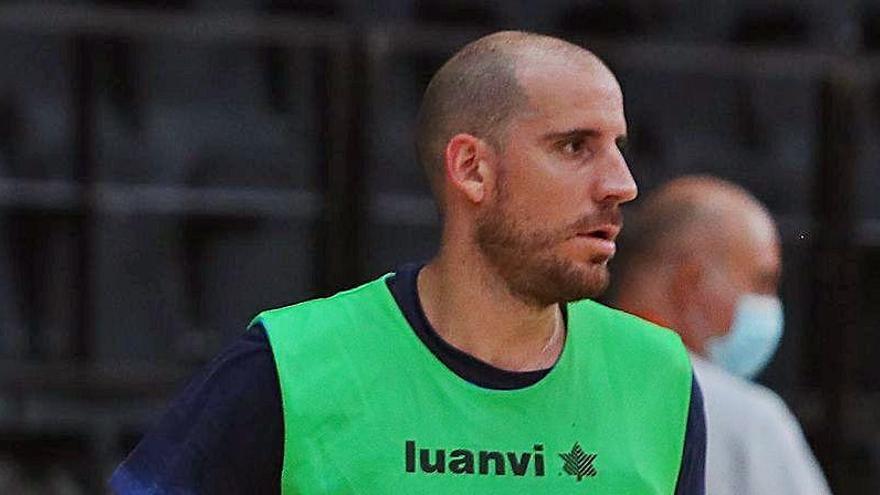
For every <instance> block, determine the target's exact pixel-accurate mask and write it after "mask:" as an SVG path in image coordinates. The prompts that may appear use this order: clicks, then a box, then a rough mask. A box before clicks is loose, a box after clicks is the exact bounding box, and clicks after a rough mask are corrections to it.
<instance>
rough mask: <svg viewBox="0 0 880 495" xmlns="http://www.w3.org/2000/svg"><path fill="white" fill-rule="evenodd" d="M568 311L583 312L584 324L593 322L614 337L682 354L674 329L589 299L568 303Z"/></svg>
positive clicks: (682, 348)
mask: <svg viewBox="0 0 880 495" xmlns="http://www.w3.org/2000/svg"><path fill="white" fill-rule="evenodd" d="M570 310H571V311H572V312H574V313H580V314H582V315H583V320H585V323H586V324H587V325H595V326H596V328H598V329H601V330H603V331H605V332H606V333H608V334H609V335H612V336H613V338H614V339H615V340H624V341H632V342H638V343H639V344H640V345H647V346H649V347H651V348H666V349H668V350H670V351H673V352H675V353H676V354H683V353H684V352H685V351H684V344H682V342H681V338H680V337H679V336H678V334H677V333H675V332H674V331H672V330H670V329H668V328H666V327H663V326H660V325H657V324H656V323H653V322H650V321H648V320H645V319H644V318H640V317H638V316H636V315H633V314H630V313H627V312H625V311H621V310H619V309H616V308H612V307H609V306H606V305H604V304H602V303H600V302H597V301H593V300H591V299H585V300H582V301H578V302H576V303H573V304H571V305H570Z"/></svg>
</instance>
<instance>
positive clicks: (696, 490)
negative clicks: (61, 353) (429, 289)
mask: <svg viewBox="0 0 880 495" xmlns="http://www.w3.org/2000/svg"><path fill="white" fill-rule="evenodd" d="M420 268H421V265H417V264H413V265H406V266H404V267H402V268H401V269H400V270H398V272H397V273H396V274H395V275H394V276H392V277H389V278H388V279H387V283H388V287H389V288H390V289H391V293H392V294H393V295H394V299H395V301H396V302H397V304H398V306H400V309H401V312H402V313H403V314H404V316H405V317H406V319H407V321H408V322H409V324H410V326H411V327H412V329H413V331H414V332H415V333H416V334H417V335H418V337H419V338H420V339H421V340H422V342H423V343H424V344H425V346H426V347H428V348H429V349H430V350H431V352H433V353H434V354H435V355H436V356H437V358H438V359H439V360H440V361H441V362H443V363H444V364H445V365H446V366H447V367H448V368H449V369H450V370H452V371H453V372H455V373H456V374H458V375H459V376H461V377H462V378H464V379H465V380H468V381H470V382H472V383H474V384H476V385H479V386H481V387H485V388H492V389H504V390H511V389H517V388H523V387H527V386H529V385H532V384H534V383H536V382H537V381H539V380H540V379H541V378H543V377H544V376H546V375H547V373H549V371H550V369H546V370H538V371H527V372H512V371H506V370H502V369H499V368H496V367H494V366H492V365H490V364H488V363H485V362H483V361H481V360H479V359H477V358H475V357H473V356H471V355H469V354H467V353H464V352H462V351H460V350H458V349H456V348H455V347H453V346H451V345H450V344H448V343H447V342H446V341H444V340H443V339H442V338H441V337H440V336H439V335H438V334H437V332H436V331H434V329H433V328H432V327H431V325H430V324H429V323H428V320H427V318H426V317H425V314H424V311H423V310H422V306H421V303H420V302H419V297H418V290H417V285H416V279H417V275H418V272H419V270H420ZM283 455H284V422H283V416H282V409H281V392H280V389H279V386H278V374H277V371H276V368H275V361H274V359H273V356H272V349H271V347H270V346H269V340H268V338H267V337H266V331H265V329H264V328H263V327H262V326H260V325H256V326H254V327H251V328H250V329H249V330H248V331H247V332H245V333H244V335H243V336H242V337H241V338H239V339H238V340H237V341H236V342H234V343H233V344H232V345H231V346H230V347H229V348H227V349H226V350H225V351H223V352H222V353H221V354H220V355H219V356H217V357H216V358H215V359H214V360H213V361H212V362H211V363H210V364H209V365H208V366H207V368H206V369H205V370H204V371H203V372H202V373H201V374H199V375H198V376H197V377H196V378H195V379H193V381H192V382H191V383H190V384H189V385H188V386H187V388H186V389H185V390H184V391H183V393H182V394H181V395H180V396H179V397H178V398H177V399H175V400H174V402H173V403H172V404H171V406H170V408H169V409H168V411H167V412H166V413H165V415H164V416H163V417H162V418H161V419H160V420H159V422H158V424H157V425H156V426H155V427H154V428H153V429H152V430H151V431H150V432H149V433H148V434H147V435H145V436H144V438H143V440H141V442H140V443H139V444H138V445H137V447H135V449H134V450H133V451H132V452H131V454H130V455H129V456H128V458H127V459H126V460H125V461H124V462H123V463H122V464H121V465H120V466H119V467H118V468H117V470H116V472H115V473H114V474H113V477H112V478H111V480H110V486H111V488H112V489H113V490H114V491H115V492H116V493H119V494H147V493H149V494H166V493H167V494H196V493H230V494H234V493H247V494H269V493H272V494H276V493H279V492H280V486H281V465H282V459H283ZM705 457H706V423H705V416H704V411H703V396H702V393H701V391H700V387H699V385H698V383H697V380H696V378H694V382H693V387H692V388H691V403H690V410H689V412H688V419H687V429H686V432H685V442H684V451H683V452H682V461H681V469H680V470H679V474H678V483H677V486H676V490H675V494H676V495H704V494H705Z"/></svg>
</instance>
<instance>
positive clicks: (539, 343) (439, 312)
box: [418, 252, 565, 371]
mask: <svg viewBox="0 0 880 495" xmlns="http://www.w3.org/2000/svg"><path fill="white" fill-rule="evenodd" d="M418 292H419V298H420V300H421V303H422V307H423V308H424V310H425V316H426V317H427V319H428V321H429V322H430V323H431V326H432V327H434V329H435V330H436V331H437V333H438V334H439V335H440V336H441V337H443V339H444V340H446V341H447V342H448V343H450V344H451V345H453V346H454V347H456V348H458V349H460V350H462V351H464V352H466V353H468V354H470V355H472V356H474V357H476V358H478V359H480V360H482V361H485V362H486V363H489V364H491V365H493V366H495V367H497V368H501V369H505V370H509V371H532V370H538V369H546V368H549V367H551V366H553V364H554V363H555V362H556V360H557V359H558V357H559V354H560V353H561V351H562V348H563V344H564V342H565V328H564V323H563V319H562V314H561V311H560V309H559V306H558V305H556V304H553V305H549V306H545V307H538V306H534V305H530V304H528V303H527V302H525V301H523V300H521V299H520V298H518V297H516V296H515V295H513V294H512V293H511V292H510V290H508V288H507V286H506V284H505V282H504V281H503V279H501V277H500V276H499V275H498V274H497V273H496V272H495V271H494V270H493V269H492V268H491V267H489V266H488V265H487V264H486V263H485V262H484V261H483V260H482V259H481V257H480V256H467V255H462V254H460V253H457V254H456V255H455V256H452V255H451V253H448V252H446V253H441V254H440V255H439V256H438V257H437V258H435V259H434V260H432V261H431V262H430V263H428V264H427V265H426V266H425V267H424V268H423V269H422V270H421V272H420V273H419V277H418Z"/></svg>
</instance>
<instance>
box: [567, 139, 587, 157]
mask: <svg viewBox="0 0 880 495" xmlns="http://www.w3.org/2000/svg"><path fill="white" fill-rule="evenodd" d="M583 149H584V142H583V141H581V140H577V141H566V142H565V143H563V144H562V152H563V153H565V154H566V155H577V154H579V153H580V152H581V151H582V150H583Z"/></svg>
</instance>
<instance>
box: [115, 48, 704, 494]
mask: <svg viewBox="0 0 880 495" xmlns="http://www.w3.org/2000/svg"><path fill="white" fill-rule="evenodd" d="M625 136H626V121H625V119H624V113H623V97H622V94H621V91H620V86H619V85H618V83H617V81H616V80H615V78H614V76H613V75H612V73H611V72H610V71H609V70H608V68H607V67H606V66H605V65H604V64H603V63H602V62H601V61H600V60H599V59H598V58H597V57H596V56H594V55H593V54H592V53H590V52H588V51H586V50H584V49H582V48H579V47H577V46H575V45H572V44H570V43H567V42H564V41H562V40H558V39H555V38H550V37H546V36H539V35H534V34H528V33H520V32H502V33H496V34H494V35H490V36H487V37H484V38H481V39H479V40H477V41H475V42H473V43H471V44H469V45H467V46H466V47H464V48H463V49H462V50H461V51H459V52H458V53H457V54H456V55H455V56H453V57H452V58H451V59H450V60H449V61H448V62H447V63H446V64H445V65H444V66H443V67H442V68H441V69H440V70H439V72H438V73H437V74H436V75H435V76H434V78H433V79H432V81H431V83H430V84H429V87H428V89H427V90H426V92H425V96H424V100H423V103H422V108H421V112H420V117H419V123H418V132H417V140H418V142H417V145H418V151H419V158H420V161H421V162H422V165H423V166H424V167H425V169H426V171H427V173H428V176H429V179H430V181H431V185H432V188H433V190H434V192H435V195H436V199H437V203H438V205H439V208H440V210H441V213H442V217H443V231H442V244H441V246H440V249H439V253H438V254H437V256H436V257H435V258H434V259H433V260H431V262H430V263H428V264H427V265H425V266H421V265H407V266H404V267H403V268H401V269H399V270H397V271H396V272H395V273H393V274H389V275H386V276H384V277H382V278H380V279H378V280H376V281H373V282H370V283H368V284H366V285H363V286H361V287H358V288H356V289H353V290H350V291H347V292H343V293H340V294H337V295H335V296H333V297H331V298H328V299H319V300H313V301H308V302H305V303H302V304H299V305H296V306H292V307H289V308H282V309H279V310H274V311H268V312H265V313H262V314H261V315H260V316H258V317H257V318H256V319H255V320H254V323H253V324H252V327H251V328H250V330H249V331H248V332H247V334H246V335H245V337H244V338H243V339H242V341H241V342H239V343H238V344H236V345H235V346H233V348H232V349H231V350H229V351H227V352H226V354H224V355H223V356H221V357H220V358H219V359H218V360H217V361H215V362H214V363H213V364H212V365H211V369H210V370H209V372H208V374H207V375H206V377H205V378H201V379H199V380H197V381H196V382H195V383H194V384H193V385H191V386H190V388H189V389H188V390H187V391H186V392H185V393H184V395H183V397H182V398H181V399H179V400H178V402H177V404H175V405H174V406H172V410H171V412H169V413H168V415H166V417H165V419H163V420H162V422H161V423H160V425H159V426H158V428H157V429H156V430H155V431H154V432H152V433H151V434H150V435H148V436H147V437H146V438H145V439H144V440H143V442H142V443H141V444H140V446H138V447H137V449H136V450H135V451H134V452H133V453H132V454H131V456H130V457H129V459H128V460H127V461H126V462H125V463H124V464H123V465H122V466H121V467H120V468H119V470H117V473H116V475H115V477H114V479H113V481H112V484H113V486H114V487H115V488H116V489H117V490H118V491H120V492H126V491H137V489H138V488H140V487H153V486H156V487H158V488H159V491H160V492H161V491H162V490H169V489H171V488H172V487H173V488H174V489H177V488H180V489H181V491H184V492H187V493H189V492H199V493H200V492H238V491H246V492H248V493H254V492H260V493H272V492H277V491H278V490H279V488H280V490H281V491H282V492H283V493H407V494H410V493H419V494H427V493H444V494H447V493H585V492H589V493H591V494H603V493H604V494H608V493H613V494H640V495H641V494H671V493H688V494H691V493H694V494H698V493H703V485H704V477H703V463H704V451H705V426H704V424H703V409H702V396H701V394H700V391H699V388H698V387H697V384H696V382H695V381H694V379H693V376H692V372H691V368H690V364H689V361H688V358H687V353H686V351H685V349H684V346H683V345H682V344H681V341H680V340H679V339H678V337H677V336H675V335H674V333H672V332H670V331H667V330H664V329H660V328H658V327H655V326H653V325H651V324H649V323H647V322H643V321H642V320H639V319H637V318H635V317H632V316H630V315H626V314H623V313H620V312H617V311H614V310H611V309H609V308H605V307H603V306H601V305H599V304H597V303H594V302H591V301H588V300H587V301H582V302H575V301H578V300H581V299H585V298H589V297H592V296H596V295H598V294H599V293H601V292H602V291H603V290H604V289H605V287H606V285H607V284H608V278H609V274H608V267H607V265H608V261H609V260H610V259H611V257H612V256H613V255H614V251H615V237H616V236H617V234H618V231H619V230H620V227H621V214H620V211H619V206H620V205H621V204H622V203H625V202H627V201H630V200H632V199H633V198H635V196H636V186H635V184H634V182H633V180H632V177H631V175H630V172H629V169H628V168H627V165H626V162H625V161H624V159H623V156H622V154H621V151H620V149H619V148H618V145H619V143H620V142H621V141H622V140H623V139H624V137H625ZM267 340H268V343H267ZM279 389H280V391H279ZM273 392H274V393H273Z"/></svg>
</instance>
